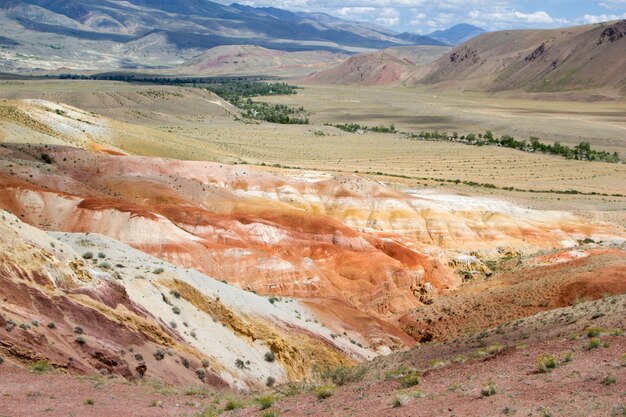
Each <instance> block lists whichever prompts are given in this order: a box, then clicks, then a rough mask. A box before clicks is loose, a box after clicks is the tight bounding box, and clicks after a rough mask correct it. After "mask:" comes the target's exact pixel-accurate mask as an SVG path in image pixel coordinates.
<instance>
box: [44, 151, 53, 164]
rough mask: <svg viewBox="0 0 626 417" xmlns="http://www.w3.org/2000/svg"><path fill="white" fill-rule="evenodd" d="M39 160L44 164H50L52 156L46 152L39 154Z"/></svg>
mask: <svg viewBox="0 0 626 417" xmlns="http://www.w3.org/2000/svg"><path fill="white" fill-rule="evenodd" d="M41 160H42V161H44V162H45V163H46V164H51V163H52V162H54V160H53V159H52V157H51V156H50V155H48V154H47V153H42V154H41Z"/></svg>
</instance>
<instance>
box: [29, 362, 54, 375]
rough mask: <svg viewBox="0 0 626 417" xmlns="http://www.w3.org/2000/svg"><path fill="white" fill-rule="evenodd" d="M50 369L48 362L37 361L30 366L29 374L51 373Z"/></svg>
mask: <svg viewBox="0 0 626 417" xmlns="http://www.w3.org/2000/svg"><path fill="white" fill-rule="evenodd" d="M52 369H53V368H52V366H50V364H49V363H48V361H45V360H41V361H37V362H35V363H33V364H31V365H30V370H31V372H33V373H35V374H42V373H44V372H50V371H52Z"/></svg>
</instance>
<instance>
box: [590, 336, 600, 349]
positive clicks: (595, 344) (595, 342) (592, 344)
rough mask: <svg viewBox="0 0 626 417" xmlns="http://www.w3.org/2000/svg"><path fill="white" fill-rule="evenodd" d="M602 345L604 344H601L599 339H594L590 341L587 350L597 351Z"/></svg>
mask: <svg viewBox="0 0 626 417" xmlns="http://www.w3.org/2000/svg"><path fill="white" fill-rule="evenodd" d="M600 345H602V342H600V339H598V338H597V337H594V338H592V339H590V340H589V343H587V349H589V350H592V349H597V348H599V347H600Z"/></svg>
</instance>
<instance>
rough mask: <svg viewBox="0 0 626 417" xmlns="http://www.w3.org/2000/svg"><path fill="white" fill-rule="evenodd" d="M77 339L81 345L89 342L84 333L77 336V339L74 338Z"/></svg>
mask: <svg viewBox="0 0 626 417" xmlns="http://www.w3.org/2000/svg"><path fill="white" fill-rule="evenodd" d="M74 340H75V341H76V343H78V344H79V345H84V344H85V343H87V341H86V340H85V337H84V336H82V335H78V336H76V339H74Z"/></svg>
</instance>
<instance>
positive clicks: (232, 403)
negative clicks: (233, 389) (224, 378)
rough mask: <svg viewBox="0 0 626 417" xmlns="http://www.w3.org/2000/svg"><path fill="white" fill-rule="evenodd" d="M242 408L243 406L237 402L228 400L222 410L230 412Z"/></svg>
mask: <svg viewBox="0 0 626 417" xmlns="http://www.w3.org/2000/svg"><path fill="white" fill-rule="evenodd" d="M241 407H243V404H242V403H241V402H239V401H237V400H233V399H229V400H228V401H226V405H225V406H224V410H226V411H231V410H236V409H238V408H241Z"/></svg>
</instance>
